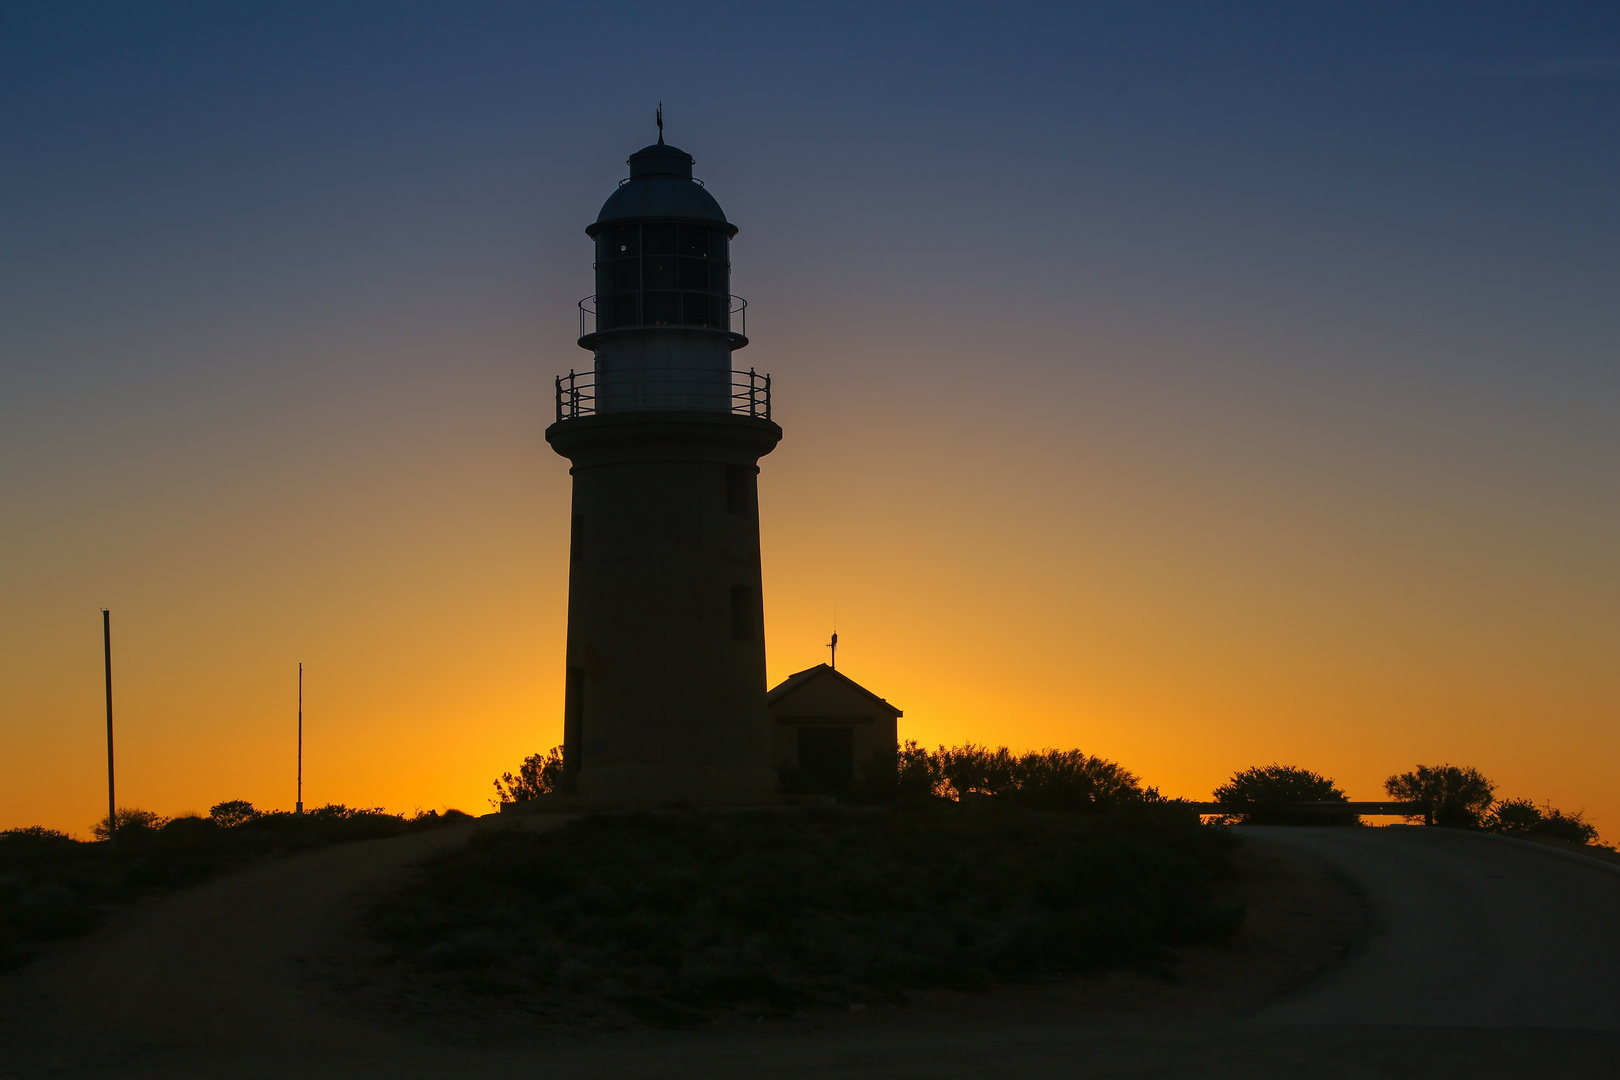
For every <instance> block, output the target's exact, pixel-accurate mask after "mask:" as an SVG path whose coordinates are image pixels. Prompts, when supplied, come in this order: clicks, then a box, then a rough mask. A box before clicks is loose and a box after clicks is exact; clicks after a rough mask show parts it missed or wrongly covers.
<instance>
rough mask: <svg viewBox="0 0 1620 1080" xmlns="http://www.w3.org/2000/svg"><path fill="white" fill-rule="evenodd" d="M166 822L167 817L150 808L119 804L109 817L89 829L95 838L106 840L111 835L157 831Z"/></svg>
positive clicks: (167, 821) (167, 820)
mask: <svg viewBox="0 0 1620 1080" xmlns="http://www.w3.org/2000/svg"><path fill="white" fill-rule="evenodd" d="M168 823H169V819H168V818H166V817H164V816H163V815H161V814H155V813H153V812H152V811H150V810H134V809H131V808H129V807H127V806H120V807H119V808H118V809H117V811H115V812H114V814H113V816H112V817H111V818H110V819H109V818H102V819H101V820H100V821H98V822H96V823H95V825H94V826H92V827H91V830H90V831H91V832H92V833H94V834H95V837H96V839H97V840H106V839H108V838H109V837H111V836H124V835H139V834H141V833H152V832H157V831H158V830H159V829H161V828H163V826H165V825H167V824H168ZM109 826H111V827H109Z"/></svg>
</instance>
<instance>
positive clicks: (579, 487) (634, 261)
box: [546, 130, 782, 802]
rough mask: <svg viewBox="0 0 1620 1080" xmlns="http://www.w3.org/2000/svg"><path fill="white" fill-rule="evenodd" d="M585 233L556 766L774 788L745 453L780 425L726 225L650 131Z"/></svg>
mask: <svg viewBox="0 0 1620 1080" xmlns="http://www.w3.org/2000/svg"><path fill="white" fill-rule="evenodd" d="M629 164H630V176H629V178H628V179H626V180H623V181H621V182H620V184H619V188H618V190H617V191H615V192H614V193H613V194H612V195H610V196H608V200H607V202H606V203H604V204H603V206H602V212H601V213H600V214H599V215H597V218H596V222H595V223H594V224H593V225H591V226H590V227H588V228H587V229H586V230H585V231H586V233H587V234H588V235H589V236H590V237H591V238H592V239H594V240H595V241H596V295H595V296H594V297H591V298H589V299H587V300H584V301H581V303H580V320H581V325H580V335H581V336H580V339H579V344H580V346H581V347H582V348H585V349H590V350H591V351H592V352H593V353H594V354H595V365H594V371H592V372H589V373H585V372H580V373H577V374H576V373H572V372H571V373H570V374H568V375H566V376H562V377H560V378H558V379H557V422H556V423H555V424H553V425H552V426H551V427H549V428H547V429H546V439H547V441H549V442H550V443H551V445H552V448H553V449H555V450H556V451H557V453H559V454H562V455H563V456H564V457H567V458H568V459H569V460H570V461H571V462H572V463H573V468H572V469H571V470H570V472H571V473H572V474H573V477H574V505H573V531H572V537H573V540H572V546H571V551H570V555H569V560H570V562H569V576H568V668H567V686H566V691H565V700H564V714H563V715H564V724H563V746H564V750H563V756H564V762H565V764H564V773H565V780H564V784H565V785H566V786H569V787H573V788H575V789H576V790H577V791H578V792H579V794H580V795H581V796H583V797H585V798H588V799H591V800H593V801H594V800H597V799H602V800H607V801H615V802H617V801H661V800H668V799H681V800H690V801H705V802H734V801H749V800H754V799H760V798H764V797H766V796H768V795H769V794H770V793H771V792H772V791H773V790H774V787H775V783H776V774H775V772H774V770H773V769H772V768H771V761H770V738H769V736H770V731H769V720H768V718H767V715H766V711H765V628H764V619H763V614H762V609H761V605H760V561H759V507H758V500H757V497H756V492H757V483H756V481H757V477H758V475H759V466H758V461H759V459H760V458H761V457H763V456H764V455H765V454H768V453H770V452H771V450H772V449H774V448H775V446H776V444H777V441H778V440H780V439H781V437H782V429H781V428H779V427H777V426H776V424H774V423H772V422H771V418H770V416H771V405H770V381H769V377H768V376H764V375H755V374H754V373H753V372H752V371H747V372H736V371H733V364H732V355H731V354H732V353H733V351H735V350H737V349H740V348H742V347H744V346H745V345H747V344H748V338H747V337H746V336H744V331H745V330H746V326H745V325H744V324H743V322H742V306H743V305H742V301H740V300H738V299H737V298H735V297H733V296H732V295H731V284H730V282H731V261H730V244H731V239H732V237H734V236H735V235H736V233H737V227H736V226H735V225H732V224H730V223H729V222H727V221H726V216H725V213H724V212H723V211H722V210H721V209H720V204H719V203H718V202H716V201H715V199H714V196H712V195H710V194H709V193H708V191H707V190H705V189H704V187H703V185H702V184H701V183H700V182H699V181H697V180H694V179H693V178H692V157H691V155H689V154H687V153H686V152H685V151H682V150H677V149H676V148H675V147H673V146H666V145H665V144H664V140H663V134H662V130H660V133H659V139H658V143H657V144H656V145H653V146H649V147H647V148H646V149H644V150H640V151H637V152H636V153H634V154H632V155H631V156H630V162H629Z"/></svg>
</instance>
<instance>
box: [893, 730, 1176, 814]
mask: <svg viewBox="0 0 1620 1080" xmlns="http://www.w3.org/2000/svg"><path fill="white" fill-rule="evenodd" d="M894 792H895V794H896V795H898V796H899V797H901V798H903V799H910V800H916V799H922V798H929V797H933V798H941V799H950V800H954V801H957V802H960V801H962V800H963V799H964V798H966V799H975V798H984V797H988V798H993V799H996V800H998V801H1001V802H1005V803H1016V804H1018V805H1020V806H1028V807H1032V808H1034V809H1038V810H1104V809H1107V808H1109V807H1113V806H1120V805H1124V804H1126V803H1134V802H1141V801H1144V800H1153V799H1157V798H1158V793H1157V792H1156V791H1153V790H1151V789H1147V790H1144V789H1143V787H1142V785H1141V781H1140V780H1138V779H1137V777H1136V775H1135V774H1134V773H1131V772H1130V771H1128V770H1127V769H1125V768H1124V767H1123V766H1121V765H1119V764H1117V763H1115V762H1112V761H1108V760H1107V759H1105V758H1100V757H1093V756H1091V755H1090V754H1087V753H1084V752H1083V751H1080V750H1032V751H1029V752H1027V753H1023V754H1015V753H1013V752H1012V751H1011V750H1009V749H1008V748H1007V747H1005V746H998V747H996V748H995V749H991V748H990V747H988V746H979V745H977V744H975V743H967V744H965V745H963V746H953V747H946V746H941V747H940V748H939V749H938V750H932V751H931V750H928V749H925V748H924V747H922V746H919V745H918V744H917V742H916V741H915V740H908V741H907V742H906V743H905V745H903V746H902V747H900V749H899V751H898V752H897V754H896V765H895V781H894Z"/></svg>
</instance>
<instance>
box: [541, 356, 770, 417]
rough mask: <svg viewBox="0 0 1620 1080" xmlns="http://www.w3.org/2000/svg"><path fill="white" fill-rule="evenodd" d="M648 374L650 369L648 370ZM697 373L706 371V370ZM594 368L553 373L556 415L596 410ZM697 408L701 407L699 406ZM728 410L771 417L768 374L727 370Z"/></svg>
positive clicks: (575, 415)
mask: <svg viewBox="0 0 1620 1080" xmlns="http://www.w3.org/2000/svg"><path fill="white" fill-rule="evenodd" d="M649 374H651V373H649ZM701 374H704V375H707V374H708V372H702V373H701ZM596 390H597V387H596V372H594V371H573V370H570V371H569V372H568V374H566V375H558V376H557V419H558V420H577V419H579V418H580V417H582V416H591V415H594V414H595V413H596V412H597V405H596ZM698 411H702V410H701V409H699V410H698ZM727 411H728V412H733V413H737V414H739V415H742V416H757V417H760V418H761V419H764V420H769V419H770V418H771V377H770V376H769V375H767V374H763V373H761V372H758V371H755V370H754V369H753V368H749V369H748V370H747V371H733V372H732V373H731V403H730V408H729V409H728V410H727Z"/></svg>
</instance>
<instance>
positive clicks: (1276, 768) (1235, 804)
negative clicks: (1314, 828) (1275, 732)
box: [1214, 763, 1361, 825]
mask: <svg viewBox="0 0 1620 1080" xmlns="http://www.w3.org/2000/svg"><path fill="white" fill-rule="evenodd" d="M1214 795H1215V801H1216V802H1217V803H1219V804H1220V807H1221V812H1222V816H1223V817H1225V818H1226V819H1227V820H1228V821H1239V822H1242V823H1243V824H1246V825H1358V824H1360V823H1361V818H1360V817H1358V816H1357V815H1355V814H1300V813H1293V814H1290V813H1288V812H1286V811H1284V810H1282V809H1281V806H1282V804H1284V803H1291V802H1346V801H1348V800H1347V799H1346V798H1345V794H1344V792H1343V791H1341V790H1339V789H1338V788H1337V787H1335V786H1334V784H1333V780H1332V779H1331V778H1329V777H1326V776H1320V775H1318V774H1316V773H1313V772H1311V771H1310V770H1309V769H1301V768H1296V767H1295V766H1292V765H1278V764H1275V763H1273V764H1271V765H1257V766H1255V767H1254V768H1252V769H1244V770H1243V771H1242V772H1237V773H1233V774H1232V779H1230V780H1228V781H1227V782H1226V783H1224V784H1222V785H1221V786H1220V787H1218V788H1216V789H1215V792H1214Z"/></svg>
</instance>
